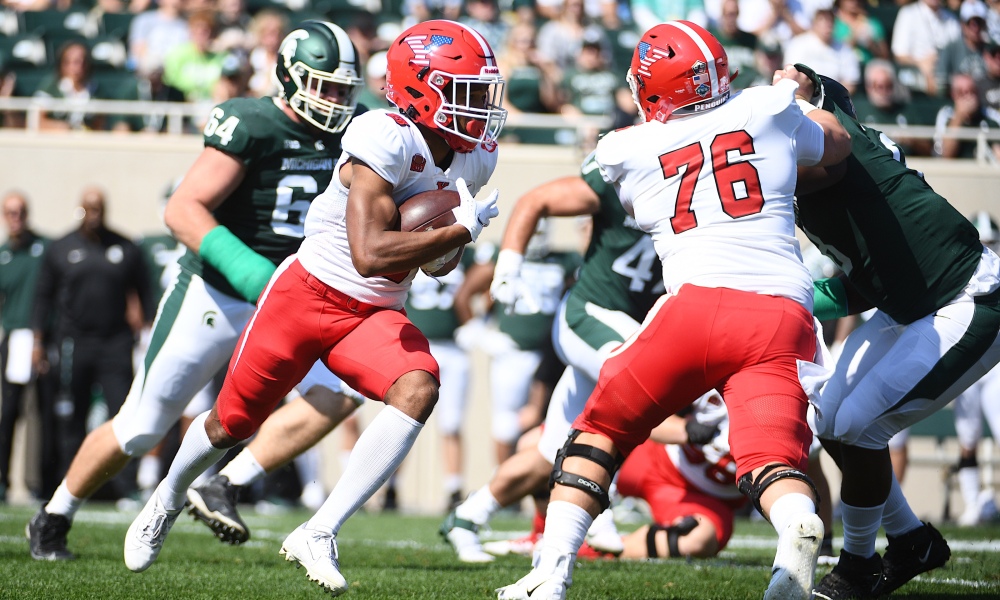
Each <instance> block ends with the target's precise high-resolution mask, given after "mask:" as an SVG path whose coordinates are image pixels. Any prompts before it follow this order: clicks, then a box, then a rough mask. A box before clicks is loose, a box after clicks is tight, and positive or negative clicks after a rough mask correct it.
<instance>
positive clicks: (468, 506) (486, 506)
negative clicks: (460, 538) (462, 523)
mask: <svg viewBox="0 0 1000 600" xmlns="http://www.w3.org/2000/svg"><path fill="white" fill-rule="evenodd" d="M501 508H503V507H502V506H500V503H499V502H497V499H496V498H494V497H493V494H491V493H490V486H489V485H488V484H487V485H484V486H483V487H481V488H479V489H478V490H476V491H474V492H472V493H471V494H469V497H468V498H466V499H465V502H463V503H461V504H459V505H458V506H457V507H456V508H455V516H456V517H458V518H459V519H466V520H469V521H472V522H473V523H475V524H477V525H485V524H487V523H489V522H490V519H491V518H493V515H495V514H496V513H497V511H498V510H500V509H501Z"/></svg>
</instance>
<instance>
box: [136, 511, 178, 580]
mask: <svg viewBox="0 0 1000 600" xmlns="http://www.w3.org/2000/svg"><path fill="white" fill-rule="evenodd" d="M181 510H182V509H180V508H178V509H177V510H167V509H166V508H164V506H163V503H162V502H160V495H159V494H158V493H156V492H153V495H152V496H150V498H149V501H148V502H146V506H144V507H143V508H142V511H141V512H140V513H139V516H137V517H136V518H135V520H134V521H132V524H131V525H129V528H128V533H126V534H125V566H126V567H128V568H129V570H130V571H134V572H135V573H140V572H142V571H145V570H146V569H148V568H149V567H150V565H152V564H153V563H154V562H155V561H156V557H157V556H159V555H160V550H162V549H163V542H164V540H166V539H167V534H168V533H170V528H171V527H173V526H174V522H175V521H177V517H178V516H180V514H181Z"/></svg>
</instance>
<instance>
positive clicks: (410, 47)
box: [385, 20, 507, 152]
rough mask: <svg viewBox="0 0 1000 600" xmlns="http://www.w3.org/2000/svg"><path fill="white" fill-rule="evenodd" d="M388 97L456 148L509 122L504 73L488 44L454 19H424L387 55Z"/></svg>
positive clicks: (474, 142) (469, 147) (476, 141)
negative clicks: (502, 73) (504, 94)
mask: <svg viewBox="0 0 1000 600" xmlns="http://www.w3.org/2000/svg"><path fill="white" fill-rule="evenodd" d="M386 60H387V61H388V69H387V72H386V86H385V89H386V97H387V98H388V99H389V101H390V102H392V103H393V104H395V105H396V106H397V107H398V108H399V109H400V110H402V111H403V112H404V113H405V114H406V116H407V117H409V118H410V119H411V120H413V121H414V122H417V123H420V124H422V125H425V126H427V127H430V128H432V129H434V130H435V131H437V132H438V133H439V134H440V135H441V137H443V138H444V139H445V140H446V141H447V142H448V145H449V146H450V147H451V148H452V149H453V150H455V151H456V152H471V151H472V150H473V149H475V147H476V146H478V145H479V144H481V143H483V142H486V141H487V140H494V139H496V137H497V135H499V133H500V129H501V128H502V127H503V124H504V121H506V120H507V111H506V110H504V109H503V108H502V104H503V86H504V81H503V77H502V76H501V75H500V69H499V68H497V61H496V56H494V54H493V50H492V49H491V48H490V45H489V43H488V42H487V41H486V39H485V38H483V36H482V35H480V34H479V33H478V32H476V30H474V29H472V28H471V27H467V26H465V25H462V24H461V23H456V22H454V21H443V20H438V21H425V22H423V23H419V24H417V25H414V26H413V27H410V28H409V29H407V30H406V31H404V32H403V33H401V34H400V35H399V37H397V38H396V41H394V42H393V43H392V46H390V47H389V50H388V52H387V53H386Z"/></svg>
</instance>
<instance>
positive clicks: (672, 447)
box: [665, 392, 743, 500]
mask: <svg viewBox="0 0 1000 600" xmlns="http://www.w3.org/2000/svg"><path fill="white" fill-rule="evenodd" d="M691 406H692V407H693V408H694V415H693V418H694V419H697V420H698V421H699V422H701V423H704V424H711V425H716V426H718V428H719V432H718V433H717V434H715V437H714V438H712V441H710V442H709V443H707V444H704V445H701V446H697V445H694V444H683V445H680V444H666V445H665V448H666V452H667V456H668V457H669V458H670V462H672V463H673V464H674V467H676V468H677V472H678V473H680V474H681V476H683V477H684V479H686V480H687V482H688V483H690V484H691V485H693V486H694V487H696V488H698V489H699V490H701V491H702V492H705V493H706V494H708V495H709V496H713V497H715V498H721V499H723V500H734V499H736V498H741V497H742V496H743V494H741V493H740V490H739V489H738V488H737V487H736V459H735V458H733V455H732V454H730V453H729V413H728V412H727V411H726V405H725V403H723V402H722V399H721V398H720V397H719V396H718V394H715V393H714V392H709V393H708V394H705V395H704V396H702V397H701V398H699V399H698V400H696V401H695V402H694V404H692V405H691Z"/></svg>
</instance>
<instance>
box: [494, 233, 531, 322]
mask: <svg viewBox="0 0 1000 600" xmlns="http://www.w3.org/2000/svg"><path fill="white" fill-rule="evenodd" d="M523 263H524V255H522V254H521V253H519V252H517V251H516V250H509V249H508V250H501V251H500V254H499V255H498V256H497V264H496V267H494V269H493V283H491V284H490V298H493V301H494V302H499V303H501V304H503V305H504V312H506V313H507V314H511V313H512V312H514V308H515V307H516V306H517V303H518V302H520V303H521V310H520V311H518V314H533V313H537V312H540V309H539V307H538V303H537V302H535V298H534V296H532V294H531V290H530V288H529V287H528V284H527V283H525V281H524V280H523V279H521V265H522V264H523Z"/></svg>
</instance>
